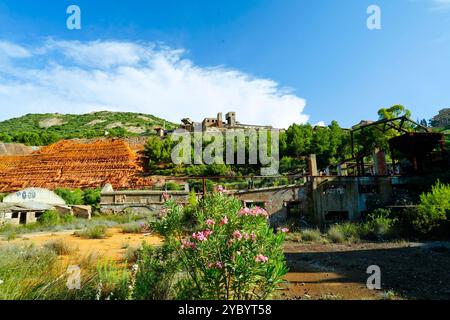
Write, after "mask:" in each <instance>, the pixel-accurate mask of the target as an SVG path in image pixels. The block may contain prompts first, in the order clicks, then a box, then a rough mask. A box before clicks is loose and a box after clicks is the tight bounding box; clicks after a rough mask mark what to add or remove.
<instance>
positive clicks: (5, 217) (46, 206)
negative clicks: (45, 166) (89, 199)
mask: <svg viewBox="0 0 450 320" xmlns="http://www.w3.org/2000/svg"><path fill="white" fill-rule="evenodd" d="M49 210H54V211H56V212H58V213H59V214H61V215H72V216H75V217H80V218H85V219H90V218H91V211H92V210H91V207H90V206H82V205H72V206H69V205H66V202H65V201H64V199H62V198H61V197H60V196H58V195H57V194H56V193H54V192H53V191H50V190H47V189H43V188H27V189H24V190H20V191H17V192H14V193H11V194H9V195H8V196H6V197H5V198H4V199H3V202H0V225H2V224H4V223H8V224H14V225H18V224H29V223H35V222H37V221H38V218H39V217H40V216H41V215H42V214H43V213H44V212H45V211H49Z"/></svg>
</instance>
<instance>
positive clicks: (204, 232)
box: [203, 229, 213, 238]
mask: <svg viewBox="0 0 450 320" xmlns="http://www.w3.org/2000/svg"><path fill="white" fill-rule="evenodd" d="M212 233H213V232H212V231H211V230H209V229H206V230H205V231H203V235H204V236H205V237H207V238H208V237H209V236H210V235H211V234H212Z"/></svg>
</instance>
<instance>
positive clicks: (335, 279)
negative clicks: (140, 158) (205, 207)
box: [0, 228, 450, 300]
mask: <svg viewBox="0 0 450 320" xmlns="http://www.w3.org/2000/svg"><path fill="white" fill-rule="evenodd" d="M57 239H63V240H65V241H66V242H68V243H70V244H71V245H72V246H73V247H75V248H76V250H75V251H74V253H72V254H71V256H70V257H66V259H68V260H75V259H80V258H81V257H87V256H89V255H91V254H93V255H96V256H97V257H102V258H106V259H111V260H113V261H117V262H123V261H124V260H125V255H126V251H127V248H128V247H139V246H140V245H141V244H142V242H146V243H147V244H153V245H158V244H161V242H162V239H161V238H159V237H157V236H155V235H150V234H147V235H145V234H124V233H122V232H121V230H120V229H117V228H113V229H109V230H108V237H107V238H106V239H99V240H93V239H82V238H79V237H77V236H75V235H74V231H65V232H56V233H36V234H28V235H22V236H21V237H20V238H18V239H16V240H14V241H11V242H10V243H12V244H27V243H34V244H36V245H38V246H41V245H44V244H45V243H47V242H49V241H52V240H57ZM7 243H8V242H6V241H0V246H1V245H6V244H7ZM285 252H286V259H287V263H288V267H289V273H288V274H287V276H286V277H285V278H286V280H287V283H286V284H285V285H284V286H283V290H281V292H280V296H279V298H280V299H295V300H298V299H301V300H317V299H332V300H340V299H345V300H348V299H350V300H367V299H369V300H373V299H383V298H384V299H386V298H389V299H450V270H449V266H450V244H448V243H446V244H445V245H443V244H442V243H408V242H399V243H360V244H308V243H294V242H287V243H286V244H285ZM66 259H65V260H66ZM66 261H67V260H66ZM370 265H377V266H379V267H380V269H381V282H382V288H381V290H375V291H371V290H369V289H367V287H366V281H367V278H368V277H369V275H368V274H367V273H366V270H367V267H368V266H370Z"/></svg>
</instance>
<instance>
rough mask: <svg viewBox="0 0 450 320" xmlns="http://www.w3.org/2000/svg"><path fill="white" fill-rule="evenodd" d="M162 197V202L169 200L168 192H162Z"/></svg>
mask: <svg viewBox="0 0 450 320" xmlns="http://www.w3.org/2000/svg"><path fill="white" fill-rule="evenodd" d="M162 199H163V201H164V202H165V201H169V200H170V194H168V193H167V192H164V193H163V194H162Z"/></svg>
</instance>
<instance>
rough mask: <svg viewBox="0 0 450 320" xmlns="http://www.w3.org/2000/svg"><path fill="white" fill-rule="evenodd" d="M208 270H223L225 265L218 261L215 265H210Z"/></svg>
mask: <svg viewBox="0 0 450 320" xmlns="http://www.w3.org/2000/svg"><path fill="white" fill-rule="evenodd" d="M208 268H209V269H212V268H216V269H222V268H223V264H222V262H220V261H216V262H215V263H212V262H210V263H208Z"/></svg>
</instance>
